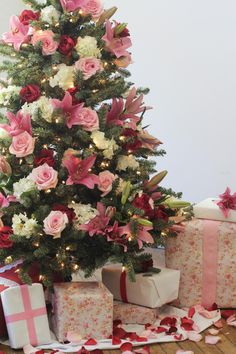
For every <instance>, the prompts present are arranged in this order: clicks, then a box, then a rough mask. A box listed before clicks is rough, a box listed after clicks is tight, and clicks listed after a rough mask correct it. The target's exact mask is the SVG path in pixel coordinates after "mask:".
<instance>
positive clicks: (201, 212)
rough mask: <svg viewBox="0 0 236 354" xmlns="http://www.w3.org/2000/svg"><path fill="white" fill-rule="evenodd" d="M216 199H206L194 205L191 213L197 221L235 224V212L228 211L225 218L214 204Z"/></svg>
mask: <svg viewBox="0 0 236 354" xmlns="http://www.w3.org/2000/svg"><path fill="white" fill-rule="evenodd" d="M217 201H219V199H217V198H207V199H205V200H203V201H202V202H200V203H198V204H196V205H194V207H193V212H194V216H195V217H196V218H197V219H208V220H218V221H227V222H236V210H230V212H229V216H228V217H227V218H226V217H225V216H224V214H223V212H222V210H221V209H220V208H219V206H218V205H217V204H216V202H217Z"/></svg>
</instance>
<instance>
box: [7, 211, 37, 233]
mask: <svg viewBox="0 0 236 354" xmlns="http://www.w3.org/2000/svg"><path fill="white" fill-rule="evenodd" d="M37 226H38V222H37V220H35V219H29V218H28V217H27V215H26V214H19V215H17V214H15V215H14V216H13V218H12V230H13V233H14V234H15V235H18V236H23V237H26V238H30V237H31V236H32V234H33V233H34V232H35V228H36V227H37Z"/></svg>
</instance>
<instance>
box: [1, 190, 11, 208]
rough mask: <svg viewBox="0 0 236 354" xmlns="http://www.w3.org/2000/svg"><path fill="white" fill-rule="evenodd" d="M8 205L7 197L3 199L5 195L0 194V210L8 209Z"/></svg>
mask: <svg viewBox="0 0 236 354" xmlns="http://www.w3.org/2000/svg"><path fill="white" fill-rule="evenodd" d="M9 204H10V203H9V201H8V199H7V197H5V195H3V194H2V193H0V208H7V207H9Z"/></svg>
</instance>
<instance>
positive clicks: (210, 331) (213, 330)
mask: <svg viewBox="0 0 236 354" xmlns="http://www.w3.org/2000/svg"><path fill="white" fill-rule="evenodd" d="M219 332H220V331H219V330H218V329H215V328H210V329H208V333H210V334H211V335H212V336H216V335H217V334H219Z"/></svg>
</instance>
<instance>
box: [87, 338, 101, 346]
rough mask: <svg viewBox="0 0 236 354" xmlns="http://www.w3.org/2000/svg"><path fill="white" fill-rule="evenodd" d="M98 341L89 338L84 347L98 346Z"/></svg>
mask: <svg viewBox="0 0 236 354" xmlns="http://www.w3.org/2000/svg"><path fill="white" fill-rule="evenodd" d="M97 344H98V343H97V341H96V340H95V339H93V338H89V339H88V340H87V341H86V342H85V343H84V345H97Z"/></svg>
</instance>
